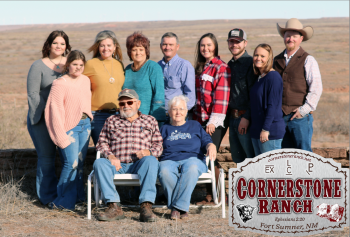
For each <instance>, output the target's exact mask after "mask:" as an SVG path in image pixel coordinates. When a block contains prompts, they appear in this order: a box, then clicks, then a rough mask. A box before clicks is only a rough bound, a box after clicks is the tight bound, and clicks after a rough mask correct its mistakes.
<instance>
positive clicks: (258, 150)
mask: <svg viewBox="0 0 350 237" xmlns="http://www.w3.org/2000/svg"><path fill="white" fill-rule="evenodd" d="M252 142H253V147H254V151H255V156H258V155H260V154H262V153H265V152H268V151H273V150H278V149H281V143H282V139H276V140H268V141H266V142H264V143H261V141H260V139H255V138H252Z"/></svg>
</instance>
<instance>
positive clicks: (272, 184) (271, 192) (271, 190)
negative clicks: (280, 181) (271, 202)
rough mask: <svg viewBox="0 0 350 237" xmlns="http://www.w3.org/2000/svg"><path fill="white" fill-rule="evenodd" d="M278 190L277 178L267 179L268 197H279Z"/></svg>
mask: <svg viewBox="0 0 350 237" xmlns="http://www.w3.org/2000/svg"><path fill="white" fill-rule="evenodd" d="M276 195H277V192H276V179H268V180H267V197H274V198H275V197H277V196H276Z"/></svg>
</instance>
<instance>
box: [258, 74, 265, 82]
mask: <svg viewBox="0 0 350 237" xmlns="http://www.w3.org/2000/svg"><path fill="white" fill-rule="evenodd" d="M265 75H266V74H265V73H263V74H261V75H260V76H259V77H258V81H260V79H261V78H263V77H264V76H265Z"/></svg>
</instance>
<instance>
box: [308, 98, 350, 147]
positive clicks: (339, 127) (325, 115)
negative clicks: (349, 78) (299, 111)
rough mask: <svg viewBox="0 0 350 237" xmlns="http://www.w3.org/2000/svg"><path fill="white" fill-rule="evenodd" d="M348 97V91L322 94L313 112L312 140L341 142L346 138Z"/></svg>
mask: <svg viewBox="0 0 350 237" xmlns="http://www.w3.org/2000/svg"><path fill="white" fill-rule="evenodd" d="M344 98H345V99H344ZM348 98H349V95H348V93H323V94H322V96H321V99H320V102H319V106H318V107H317V110H316V111H315V113H314V135H313V139H314V140H317V141H320V142H322V141H324V142H325V141H330V140H333V141H335V142H342V141H344V140H346V139H348V136H349V101H348Z"/></svg>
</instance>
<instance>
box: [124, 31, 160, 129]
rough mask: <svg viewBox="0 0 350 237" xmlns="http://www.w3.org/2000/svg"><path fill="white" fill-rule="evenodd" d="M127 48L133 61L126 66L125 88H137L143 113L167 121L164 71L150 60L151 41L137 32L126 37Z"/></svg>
mask: <svg viewBox="0 0 350 237" xmlns="http://www.w3.org/2000/svg"><path fill="white" fill-rule="evenodd" d="M126 48H127V51H128V56H129V58H130V60H131V61H132V62H133V63H131V64H129V65H128V66H127V67H126V68H125V82H124V85H123V89H125V88H128V89H133V90H135V91H136V93H137V94H138V95H139V97H140V100H141V106H140V109H139V110H140V111H141V113H143V114H147V115H152V116H153V117H155V118H156V119H157V121H158V123H159V122H160V123H162V122H164V121H165V108H164V79H163V72H162V68H161V67H160V66H159V65H158V63H156V62H154V61H152V60H149V57H150V41H149V40H148V38H147V37H146V36H144V35H143V34H141V33H139V32H135V33H133V34H132V35H129V36H128V38H127V39H126Z"/></svg>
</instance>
